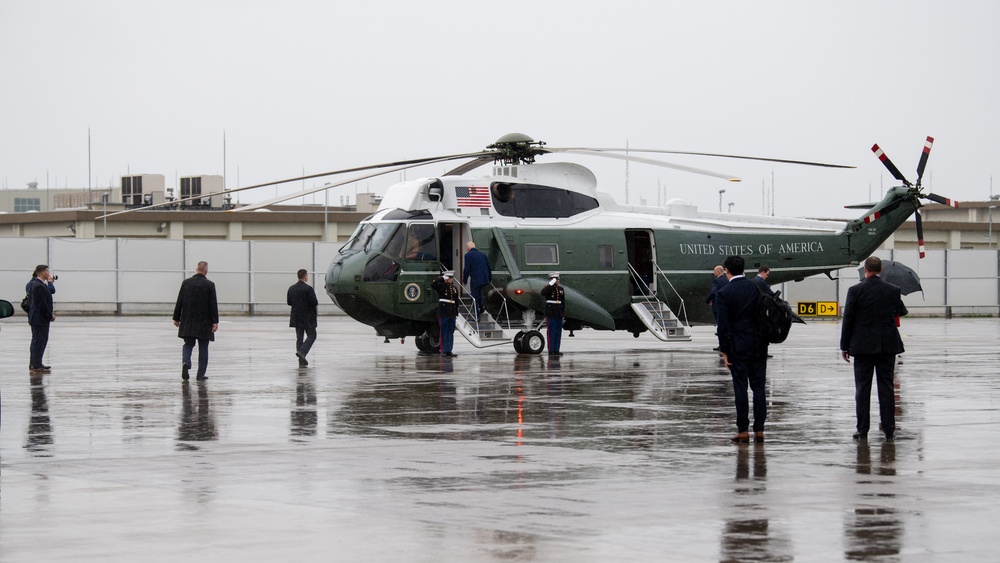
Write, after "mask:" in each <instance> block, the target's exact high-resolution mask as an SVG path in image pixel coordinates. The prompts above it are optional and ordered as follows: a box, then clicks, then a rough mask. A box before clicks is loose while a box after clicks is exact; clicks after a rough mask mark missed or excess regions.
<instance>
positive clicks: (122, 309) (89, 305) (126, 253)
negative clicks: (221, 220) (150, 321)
mask: <svg viewBox="0 0 1000 563" xmlns="http://www.w3.org/2000/svg"><path fill="white" fill-rule="evenodd" d="M341 246H342V243H339V242H338V243H333V242H330V243H327V242H295V241H292V242H284V241H282V242H278V241H274V242H272V241H222V240H219V241H199V240H144V239H110V238H109V239H73V238H12V239H3V238H0V298H2V299H6V300H8V301H10V302H12V303H20V301H21V298H22V297H24V286H25V284H26V283H27V282H28V280H29V279H30V278H31V273H32V272H33V271H34V268H35V266H36V265H37V264H48V265H49V268H50V270H51V271H52V273H54V274H56V275H58V276H59V280H58V281H57V282H56V308H57V311H59V312H60V313H62V314H73V313H81V314H87V313H94V314H102V313H103V314H107V313H121V314H163V313H170V312H172V311H173V305H174V302H175V300H176V299H177V290H178V289H179V287H180V284H181V282H182V281H183V280H184V278H186V277H189V276H191V275H193V274H194V269H195V266H196V265H197V263H198V262H199V261H201V260H205V261H207V262H208V264H209V278H210V279H211V280H212V281H214V282H215V284H216V288H217V291H218V297H219V309H220V311H222V312H226V313H243V314H287V313H288V306H287V305H286V304H285V294H286V291H287V290H288V286H290V285H292V284H293V283H295V281H296V278H295V272H296V271H297V270H298V269H299V268H305V269H307V270H309V272H310V274H309V276H310V278H309V279H310V283H311V284H312V285H313V286H314V287H315V288H316V295H317V297H318V298H319V301H320V314H340V310H339V309H337V308H336V307H335V306H334V305H333V303H331V302H330V299H329V297H327V296H326V294H325V291H324V290H323V286H324V280H325V277H326V270H327V267H328V266H329V264H330V262H331V261H332V260H333V258H334V256H335V255H336V254H337V251H338V250H340V247H341ZM18 313H19V314H20V309H19V308H18Z"/></svg>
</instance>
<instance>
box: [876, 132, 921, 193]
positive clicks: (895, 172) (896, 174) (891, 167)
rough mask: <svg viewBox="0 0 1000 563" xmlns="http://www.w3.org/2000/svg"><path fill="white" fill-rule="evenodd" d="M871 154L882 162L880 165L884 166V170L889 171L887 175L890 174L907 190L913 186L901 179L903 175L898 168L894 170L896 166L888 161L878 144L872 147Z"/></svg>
mask: <svg viewBox="0 0 1000 563" xmlns="http://www.w3.org/2000/svg"><path fill="white" fill-rule="evenodd" d="M872 152H873V153H875V156H877V157H878V159H879V160H881V161H882V164H884V165H885V167H886V169H888V170H889V173H890V174H892V177H893V178H895V179H897V180H899V181H900V182H902V183H903V184H904V185H905V186H906V187H908V188H909V187H910V186H912V185H913V184H911V183H910V182H909V180H907V179H906V178H904V177H903V174H902V173H901V172H900V171H899V168H896V165H895V164H893V163H892V161H891V160H889V156H888V155H886V154H885V151H883V150H882V149H881V148H880V147H879V146H878V143H875V144H874V145H872Z"/></svg>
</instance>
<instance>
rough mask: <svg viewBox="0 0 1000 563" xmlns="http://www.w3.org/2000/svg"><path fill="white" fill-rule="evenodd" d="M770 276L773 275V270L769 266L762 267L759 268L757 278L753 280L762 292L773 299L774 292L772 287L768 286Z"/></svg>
mask: <svg viewBox="0 0 1000 563" xmlns="http://www.w3.org/2000/svg"><path fill="white" fill-rule="evenodd" d="M770 275H771V268H768V267H767V266H761V267H759V268H757V277H755V278H754V279H753V283H755V284H757V287H759V288H760V290H761V291H763V292H764V293H766V294H768V295H770V296H771V297H774V290H772V289H771V286H770V285H768V284H767V277H768V276H770Z"/></svg>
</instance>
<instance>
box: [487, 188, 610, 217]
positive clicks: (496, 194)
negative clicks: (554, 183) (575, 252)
mask: <svg viewBox="0 0 1000 563" xmlns="http://www.w3.org/2000/svg"><path fill="white" fill-rule="evenodd" d="M490 194H491V196H492V198H493V207H494V208H495V209H496V210H497V213H499V214H500V215H504V216H506V217H521V218H528V217H539V218H540V217H546V218H560V217H572V216H573V215H577V214H579V213H583V212H585V211H590V210H592V209H597V207H598V203H597V200H596V199H594V198H592V197H590V196H587V195H584V194H580V193H576V192H573V191H570V190H563V189H559V188H550V187H548V186H538V185H535V184H511V183H508V182H493V184H492V185H491V187H490Z"/></svg>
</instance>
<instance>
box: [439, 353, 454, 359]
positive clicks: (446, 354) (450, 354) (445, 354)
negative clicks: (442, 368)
mask: <svg viewBox="0 0 1000 563" xmlns="http://www.w3.org/2000/svg"><path fill="white" fill-rule="evenodd" d="M441 355H442V356H448V357H449V358H457V357H458V354H452V353H451V352H445V353H444V354H441Z"/></svg>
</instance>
